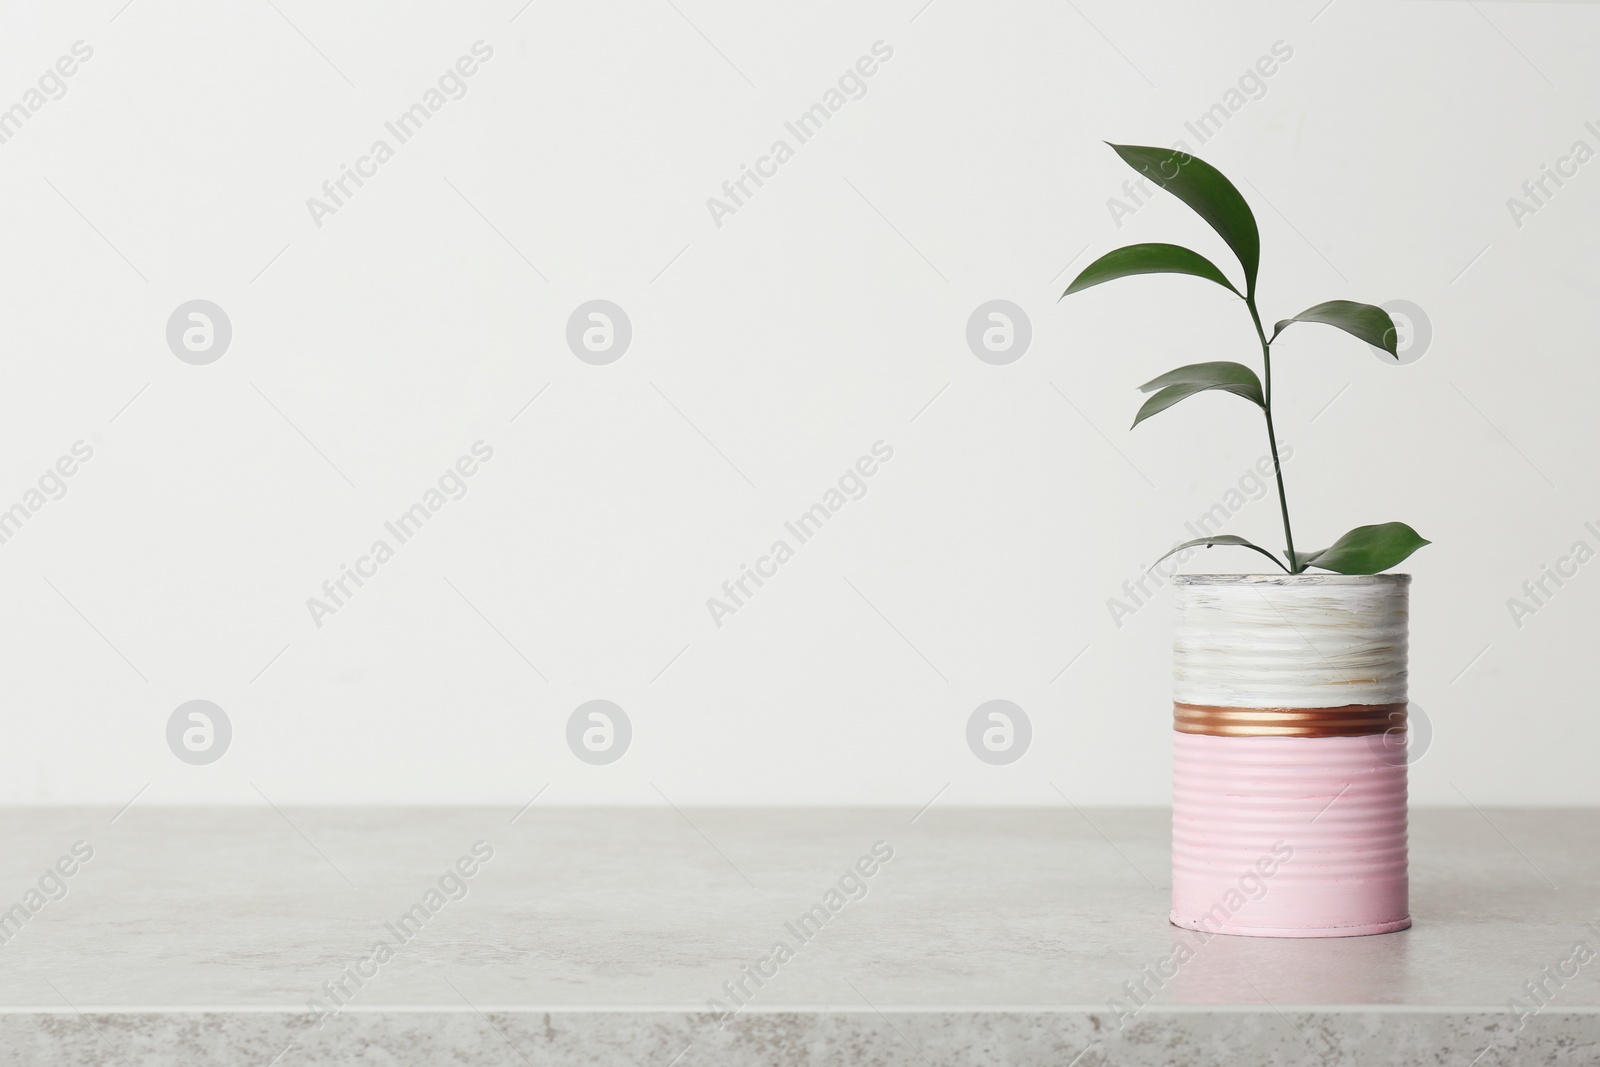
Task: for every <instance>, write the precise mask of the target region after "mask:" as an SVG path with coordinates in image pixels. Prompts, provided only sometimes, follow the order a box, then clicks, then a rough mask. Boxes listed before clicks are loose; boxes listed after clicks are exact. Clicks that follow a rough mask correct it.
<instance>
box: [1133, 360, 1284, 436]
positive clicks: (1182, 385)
mask: <svg viewBox="0 0 1600 1067" xmlns="http://www.w3.org/2000/svg"><path fill="white" fill-rule="evenodd" d="M1206 366H1208V364H1205V363H1196V364H1194V366H1193V367H1180V368H1178V369H1177V370H1175V371H1171V372H1169V373H1168V374H1163V375H1162V376H1161V378H1157V379H1156V380H1155V381H1154V382H1147V383H1146V384H1145V385H1144V386H1143V388H1145V389H1149V388H1151V387H1156V388H1157V389H1158V391H1157V392H1156V393H1154V394H1152V395H1151V397H1150V399H1148V400H1146V401H1145V402H1144V406H1143V407H1141V408H1140V409H1139V414H1137V415H1135V416H1134V417H1133V425H1134V426H1137V425H1139V424H1140V423H1141V422H1143V421H1144V420H1145V419H1148V418H1149V417H1150V416H1152V415H1159V414H1160V413H1161V412H1163V411H1165V410H1167V409H1168V408H1170V407H1171V406H1172V405H1174V404H1176V403H1177V402H1178V401H1180V400H1186V399H1188V398H1189V397H1191V396H1194V395H1195V394H1196V393H1205V392H1209V391H1211V390H1213V389H1220V390H1222V391H1223V392H1227V393H1233V394H1235V395H1237V396H1242V397H1244V398H1245V399H1246V400H1248V401H1250V403H1252V404H1254V405H1256V406H1257V407H1261V406H1262V401H1261V383H1260V382H1259V381H1257V380H1256V376H1255V373H1254V372H1253V371H1251V370H1250V368H1249V367H1241V366H1239V364H1237V363H1232V364H1230V363H1217V364H1210V366H1217V367H1229V366H1232V367H1239V369H1240V370H1242V371H1244V372H1245V373H1246V374H1248V375H1250V380H1249V381H1239V380H1237V379H1236V378H1234V377H1232V376H1227V375H1225V374H1219V375H1215V376H1212V377H1210V378H1206V377H1204V376H1202V375H1198V374H1197V375H1195V376H1194V377H1193V378H1192V379H1191V380H1188V381H1181V382H1178V383H1177V384H1174V385H1167V386H1157V385H1156V383H1157V382H1160V381H1161V380H1162V378H1169V377H1173V376H1174V375H1183V374H1185V373H1186V372H1189V371H1194V370H1197V369H1200V368H1204V367H1206ZM1128 428H1129V429H1130V430H1131V429H1133V426H1130V427H1128Z"/></svg>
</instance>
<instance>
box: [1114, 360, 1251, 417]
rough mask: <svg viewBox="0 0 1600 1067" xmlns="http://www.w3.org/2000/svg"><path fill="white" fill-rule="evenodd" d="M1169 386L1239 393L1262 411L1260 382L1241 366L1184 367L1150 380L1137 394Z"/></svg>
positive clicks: (1221, 362)
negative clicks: (1189, 386) (1194, 386)
mask: <svg viewBox="0 0 1600 1067" xmlns="http://www.w3.org/2000/svg"><path fill="white" fill-rule="evenodd" d="M1169 385H1203V386H1205V387H1206V388H1207V389H1226V390H1227V391H1228V392H1230V393H1238V394H1239V395H1240V396H1242V397H1244V398H1245V399H1246V400H1250V401H1254V402H1255V404H1256V405H1257V406H1261V407H1265V406H1266V401H1265V400H1264V399H1263V398H1262V394H1261V379H1260V378H1257V377H1256V372H1255V371H1253V370H1251V369H1250V368H1249V367H1246V366H1245V365H1244V364H1243V363H1230V362H1228V361H1226V360H1222V361H1219V362H1216V363H1191V364H1189V365H1188V366H1187V367H1179V368H1178V369H1177V370H1169V371H1167V373H1165V374H1163V375H1161V376H1160V377H1159V378H1151V379H1150V380H1149V381H1148V382H1145V383H1144V384H1143V385H1141V386H1139V392H1141V393H1149V392H1153V391H1154V390H1157V389H1165V388H1166V387H1167V386H1169Z"/></svg>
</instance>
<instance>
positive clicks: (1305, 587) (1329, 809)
mask: <svg viewBox="0 0 1600 1067" xmlns="http://www.w3.org/2000/svg"><path fill="white" fill-rule="evenodd" d="M1175 586H1176V601H1177V612H1178V617H1177V626H1176V632H1175V642H1174V671H1173V676H1174V693H1173V696H1174V706H1175V716H1174V721H1175V725H1176V726H1177V729H1175V731H1174V733H1173V744H1174V748H1173V815H1172V846H1173V847H1172V904H1173V910H1172V922H1173V923H1174V924H1176V925H1178V926H1182V927H1186V928H1189V929H1195V930H1204V931H1210V932H1215V933H1230V934H1249V935H1255V936H1265V937H1339V936H1349V935H1356V934H1372V933H1384V932H1387V931H1391V930H1400V929H1404V928H1405V927H1407V926H1409V925H1410V924H1411V919H1410V915H1409V911H1408V901H1407V897H1408V882H1407V870H1406V867H1407V853H1406V765H1405V749H1404V748H1403V747H1402V746H1397V745H1396V744H1395V743H1394V741H1395V736H1394V735H1395V732H1396V731H1397V730H1401V729H1403V728H1404V718H1405V713H1404V708H1405V701H1406V635H1407V622H1408V609H1409V602H1408V590H1409V576H1407V575H1370V576H1365V575H1364V576H1344V575H1332V576H1322V575H1314V576H1307V575H1294V576H1282V577H1277V576H1254V575H1215V576H1212V575H1195V576H1185V577H1181V578H1179V579H1177V580H1176V582H1175Z"/></svg>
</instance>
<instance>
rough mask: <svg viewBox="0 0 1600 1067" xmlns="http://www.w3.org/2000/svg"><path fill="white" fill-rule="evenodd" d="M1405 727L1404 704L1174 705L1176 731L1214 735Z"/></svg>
mask: <svg viewBox="0 0 1600 1067" xmlns="http://www.w3.org/2000/svg"><path fill="white" fill-rule="evenodd" d="M1405 727H1406V706H1405V705H1404V704H1346V705H1344V706H1343V707H1338V708H1224V707H1212V706H1209V705H1204V704H1179V703H1175V704H1173V705H1172V728H1173V729H1174V730H1177V731H1178V732H1179V733H1183V734H1209V735H1210V736H1212V737H1361V736H1363V735H1365V734H1381V733H1386V732H1388V731H1389V730H1404V729H1405Z"/></svg>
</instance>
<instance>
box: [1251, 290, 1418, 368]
mask: <svg viewBox="0 0 1600 1067" xmlns="http://www.w3.org/2000/svg"><path fill="white" fill-rule="evenodd" d="M1293 322H1322V323H1326V324H1328V325H1329V326H1337V327H1339V329H1341V330H1343V331H1344V332H1345V333H1348V334H1351V335H1353V336H1355V337H1359V338H1360V339H1361V340H1363V341H1365V342H1367V344H1369V345H1373V346H1375V347H1377V348H1381V349H1383V350H1384V351H1385V352H1387V353H1389V354H1390V355H1391V356H1394V357H1395V358H1396V359H1399V358H1400V355H1399V353H1398V352H1396V351H1395V341H1396V339H1397V333H1396V330H1395V325H1394V319H1392V318H1390V317H1389V313H1388V312H1387V311H1385V310H1383V309H1382V308H1381V307H1374V306H1373V305H1371V304H1358V303H1356V302H1355V301H1354V300H1329V301H1328V302H1326V303H1323V304H1318V305H1317V306H1316V307H1309V308H1306V309H1305V310H1304V311H1302V312H1300V314H1298V315H1296V316H1295V317H1294V318H1292V319H1284V320H1283V321H1281V322H1279V323H1278V324H1277V326H1275V327H1273V329H1272V339H1273V340H1274V341H1276V340H1277V339H1278V335H1279V334H1280V333H1282V332H1283V330H1284V327H1286V326H1288V325H1289V324H1290V323H1293Z"/></svg>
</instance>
